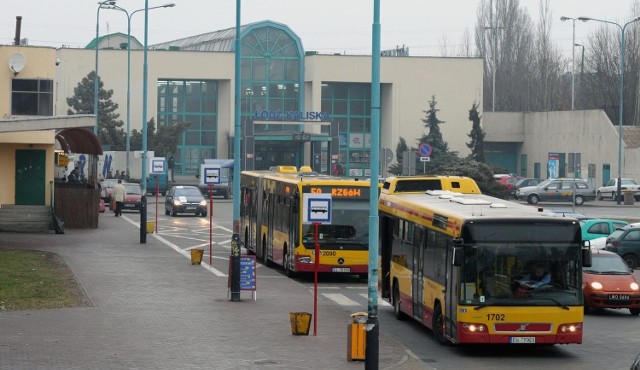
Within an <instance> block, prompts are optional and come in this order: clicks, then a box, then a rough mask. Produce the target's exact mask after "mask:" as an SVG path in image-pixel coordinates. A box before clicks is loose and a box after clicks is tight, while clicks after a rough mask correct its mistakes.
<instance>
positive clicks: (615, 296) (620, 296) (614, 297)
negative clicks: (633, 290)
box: [609, 294, 631, 301]
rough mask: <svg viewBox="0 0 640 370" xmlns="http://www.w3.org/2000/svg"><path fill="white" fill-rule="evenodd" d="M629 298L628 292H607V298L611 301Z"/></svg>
mask: <svg viewBox="0 0 640 370" xmlns="http://www.w3.org/2000/svg"><path fill="white" fill-rule="evenodd" d="M630 298H631V296H630V295H629V294H609V299H610V300H612V301H621V300H622V301H628V300H629V299H630Z"/></svg>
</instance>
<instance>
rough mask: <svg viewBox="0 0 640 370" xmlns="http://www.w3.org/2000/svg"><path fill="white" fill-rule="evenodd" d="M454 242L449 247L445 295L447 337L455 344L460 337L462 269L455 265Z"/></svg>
mask: <svg viewBox="0 0 640 370" xmlns="http://www.w3.org/2000/svg"><path fill="white" fill-rule="evenodd" d="M453 247H454V244H453V241H449V243H448V245H447V263H446V264H445V266H446V269H447V270H446V273H445V276H446V279H447V282H446V285H445V286H446V288H445V289H446V293H445V295H444V296H445V306H446V308H445V316H446V317H445V321H444V322H445V330H444V332H445V336H447V337H449V338H450V339H452V340H453V341H454V342H455V341H456V340H457V337H458V330H457V325H456V323H457V322H458V315H457V312H458V310H457V307H458V287H459V286H460V269H459V268H458V267H457V266H454V265H453Z"/></svg>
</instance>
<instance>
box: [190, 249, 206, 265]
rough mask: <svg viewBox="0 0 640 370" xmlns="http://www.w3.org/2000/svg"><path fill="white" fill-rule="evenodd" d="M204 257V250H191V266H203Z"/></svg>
mask: <svg viewBox="0 0 640 370" xmlns="http://www.w3.org/2000/svg"><path fill="white" fill-rule="evenodd" d="M203 255H204V249H192V250H191V264H192V265H199V264H201V263H202V256H203Z"/></svg>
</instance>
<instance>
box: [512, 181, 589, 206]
mask: <svg viewBox="0 0 640 370" xmlns="http://www.w3.org/2000/svg"><path fill="white" fill-rule="evenodd" d="M574 192H575V204H576V205H582V204H583V203H584V202H585V201H590V200H595V199H596V191H595V189H594V188H593V187H592V186H591V185H589V183H588V182H587V181H586V180H583V179H567V178H562V179H548V180H545V181H543V182H541V183H540V184H538V185H537V186H526V187H522V188H520V189H518V190H517V191H516V198H517V199H518V200H523V201H527V202H528V203H529V204H538V202H572V201H573V197H574Z"/></svg>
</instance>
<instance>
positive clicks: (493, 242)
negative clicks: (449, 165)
mask: <svg viewBox="0 0 640 370" xmlns="http://www.w3.org/2000/svg"><path fill="white" fill-rule="evenodd" d="M385 187H387V188H392V186H391V185H390V186H387V184H385ZM378 206H379V215H380V248H379V249H380V256H379V258H380V269H381V272H380V274H379V276H380V285H379V287H380V290H381V296H382V298H384V299H388V300H389V301H390V302H391V304H392V305H393V308H394V313H395V316H396V318H398V319H403V318H407V317H408V318H412V319H414V320H417V321H418V322H420V323H421V324H422V325H424V326H427V327H428V328H430V329H432V331H433V333H434V337H435V338H436V340H437V341H439V342H440V343H447V342H452V343H524V344H555V343H582V325H583V297H582V266H583V265H584V266H590V265H591V255H590V251H589V249H588V246H585V245H583V243H582V241H581V236H580V226H579V223H578V221H577V220H575V219H573V218H566V217H553V216H549V215H546V214H544V213H543V212H542V209H539V208H535V207H531V206H528V205H522V204H517V203H513V202H508V201H504V200H502V199H498V198H494V197H489V196H486V195H482V194H461V193H452V192H450V191H444V190H427V191H426V192H422V193H419V192H418V193H415V192H414V193H396V192H393V191H391V192H389V191H387V192H385V191H384V190H383V191H382V193H381V195H380V198H379V202H378ZM585 244H588V243H585ZM534 266H546V268H547V269H548V270H547V273H548V277H547V276H545V278H548V279H549V282H548V283H547V284H544V285H541V286H539V287H536V288H533V287H532V285H526V283H525V282H524V281H523V280H525V279H527V278H528V275H529V274H530V273H531V272H532V271H533V270H534Z"/></svg>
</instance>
